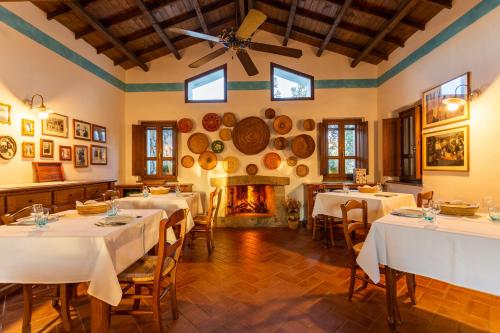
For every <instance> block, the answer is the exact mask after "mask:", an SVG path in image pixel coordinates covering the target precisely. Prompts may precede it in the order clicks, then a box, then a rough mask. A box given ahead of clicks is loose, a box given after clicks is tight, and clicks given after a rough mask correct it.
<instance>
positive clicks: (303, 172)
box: [295, 164, 309, 177]
mask: <svg viewBox="0 0 500 333" xmlns="http://www.w3.org/2000/svg"><path fill="white" fill-rule="evenodd" d="M295 174H296V175H297V176H299V177H305V176H307V175H308V174H309V167H308V166H307V165H305V164H299V165H297V167H296V168H295Z"/></svg>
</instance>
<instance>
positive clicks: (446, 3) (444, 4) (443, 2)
mask: <svg viewBox="0 0 500 333" xmlns="http://www.w3.org/2000/svg"><path fill="white" fill-rule="evenodd" d="M426 1H427V2H429V3H432V4H434V5H437V6H439V7H441V8H446V9H451V7H453V1H452V0H426Z"/></svg>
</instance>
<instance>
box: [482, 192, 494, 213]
mask: <svg viewBox="0 0 500 333" xmlns="http://www.w3.org/2000/svg"><path fill="white" fill-rule="evenodd" d="M483 206H484V208H485V209H486V211H489V209H490V207H493V206H495V200H494V199H493V197H491V196H489V195H488V196H485V197H484V198H483Z"/></svg>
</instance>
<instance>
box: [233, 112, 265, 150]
mask: <svg viewBox="0 0 500 333" xmlns="http://www.w3.org/2000/svg"><path fill="white" fill-rule="evenodd" d="M270 136H271V133H270V132H269V127H267V124H266V122H265V121H264V120H262V119H260V118H258V117H248V118H245V119H242V120H240V121H239V122H237V123H236V126H234V129H233V143H234V145H235V146H236V148H237V149H238V150H239V151H241V152H242V153H243V154H246V155H255V154H258V153H260V152H261V151H263V150H264V149H266V147H267V145H268V144H269V137H270Z"/></svg>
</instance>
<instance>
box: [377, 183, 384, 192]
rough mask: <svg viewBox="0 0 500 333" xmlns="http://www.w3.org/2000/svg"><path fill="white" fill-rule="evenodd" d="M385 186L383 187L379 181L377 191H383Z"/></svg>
mask: <svg viewBox="0 0 500 333" xmlns="http://www.w3.org/2000/svg"><path fill="white" fill-rule="evenodd" d="M383 191H384V188H383V187H382V184H381V183H380V182H379V183H377V192H383Z"/></svg>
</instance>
